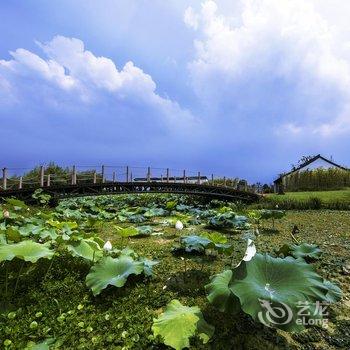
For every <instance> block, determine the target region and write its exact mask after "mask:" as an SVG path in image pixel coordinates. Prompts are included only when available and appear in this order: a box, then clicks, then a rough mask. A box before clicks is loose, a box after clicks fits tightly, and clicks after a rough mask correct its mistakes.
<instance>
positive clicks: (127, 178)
mask: <svg viewBox="0 0 350 350" xmlns="http://www.w3.org/2000/svg"><path fill="white" fill-rule="evenodd" d="M126 182H129V167H128V166H126Z"/></svg>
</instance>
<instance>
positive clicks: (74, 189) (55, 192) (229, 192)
mask: <svg viewBox="0 0 350 350" xmlns="http://www.w3.org/2000/svg"><path fill="white" fill-rule="evenodd" d="M38 188H43V190H44V191H45V192H46V193H48V194H50V195H51V196H52V197H53V198H54V199H62V198H67V197H77V196H96V195H109V194H127V193H175V194H184V195H199V196H205V197H209V198H212V199H221V200H228V201H241V202H244V203H252V202H256V201H258V200H259V199H260V195H258V194H256V193H253V192H247V191H240V190H236V189H234V188H232V187H226V186H213V185H207V184H194V183H179V182H175V183H174V182H111V181H107V182H101V183H79V184H77V185H68V184H67V185H51V186H50V187H39V186H33V187H26V188H22V189H8V190H6V191H0V197H3V198H4V197H16V198H20V199H24V200H26V199H30V198H31V196H32V194H33V193H34V191H35V190H36V189H38Z"/></svg>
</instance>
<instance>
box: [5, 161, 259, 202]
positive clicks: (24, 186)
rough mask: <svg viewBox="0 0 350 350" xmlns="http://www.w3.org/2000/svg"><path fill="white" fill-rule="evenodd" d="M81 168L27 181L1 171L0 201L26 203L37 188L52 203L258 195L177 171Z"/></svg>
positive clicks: (232, 182)
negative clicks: (93, 198) (110, 197)
mask: <svg viewBox="0 0 350 350" xmlns="http://www.w3.org/2000/svg"><path fill="white" fill-rule="evenodd" d="M82 168H86V167H77V166H73V167H72V168H71V169H68V168H67V169H66V171H65V172H64V173H63V174H62V175H57V173H52V172H51V171H50V168H45V167H44V166H41V167H39V168H38V169H37V172H34V175H32V176H31V177H28V175H27V176H23V175H16V174H15V173H14V172H15V171H19V170H21V169H8V168H3V170H2V181H1V185H0V197H2V198H6V197H7V198H8V197H16V198H19V199H23V200H28V199H31V196H32V195H33V193H34V192H35V190H37V189H39V188H41V189H43V190H44V192H45V193H48V194H50V195H51V196H52V198H53V199H54V200H59V199H62V198H67V197H77V196H97V195H109V194H132V193H175V194H182V195H196V196H204V197H208V198H210V199H220V200H227V201H241V202H244V203H252V202H256V201H258V200H259V199H260V195H259V194H257V193H255V191H254V188H252V187H249V186H248V185H247V183H246V182H244V181H239V180H237V179H228V178H226V177H225V176H220V177H218V176H214V174H211V176H210V177H209V178H208V177H207V176H205V175H203V174H202V173H200V172H196V173H193V172H192V173H190V172H188V171H186V170H183V171H181V173H180V174H179V171H178V170H173V169H169V168H167V169H161V168H153V169H151V168H150V167H148V168H141V167H129V166H125V167H120V166H119V167H112V166H101V167H99V171H97V170H96V167H94V169H93V170H91V167H89V168H90V170H80V171H78V169H82ZM111 169H112V171H111ZM133 171H134V174H135V172H136V173H137V174H142V173H143V174H145V175H146V176H144V177H142V176H139V177H135V176H133ZM11 173H12V175H10V174H11ZM31 173H33V172H31ZM151 174H152V175H151ZM157 174H158V176H157ZM163 174H164V175H163ZM191 174H192V175H191Z"/></svg>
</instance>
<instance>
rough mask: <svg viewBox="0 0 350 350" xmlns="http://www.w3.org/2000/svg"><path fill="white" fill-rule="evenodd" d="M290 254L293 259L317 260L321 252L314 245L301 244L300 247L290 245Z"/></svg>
mask: <svg viewBox="0 0 350 350" xmlns="http://www.w3.org/2000/svg"><path fill="white" fill-rule="evenodd" d="M291 254H292V255H293V256H294V257H295V258H303V259H304V258H311V259H318V258H319V257H320V255H321V254H322V250H321V249H320V248H319V247H318V246H317V245H316V244H307V243H302V244H300V245H295V244H293V245H291Z"/></svg>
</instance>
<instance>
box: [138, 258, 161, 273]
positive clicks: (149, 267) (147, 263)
mask: <svg viewBox="0 0 350 350" xmlns="http://www.w3.org/2000/svg"><path fill="white" fill-rule="evenodd" d="M140 261H141V262H142V263H143V273H144V274H145V276H152V275H153V266H155V265H157V264H159V261H156V260H150V259H146V258H143V259H141V260H140Z"/></svg>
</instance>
